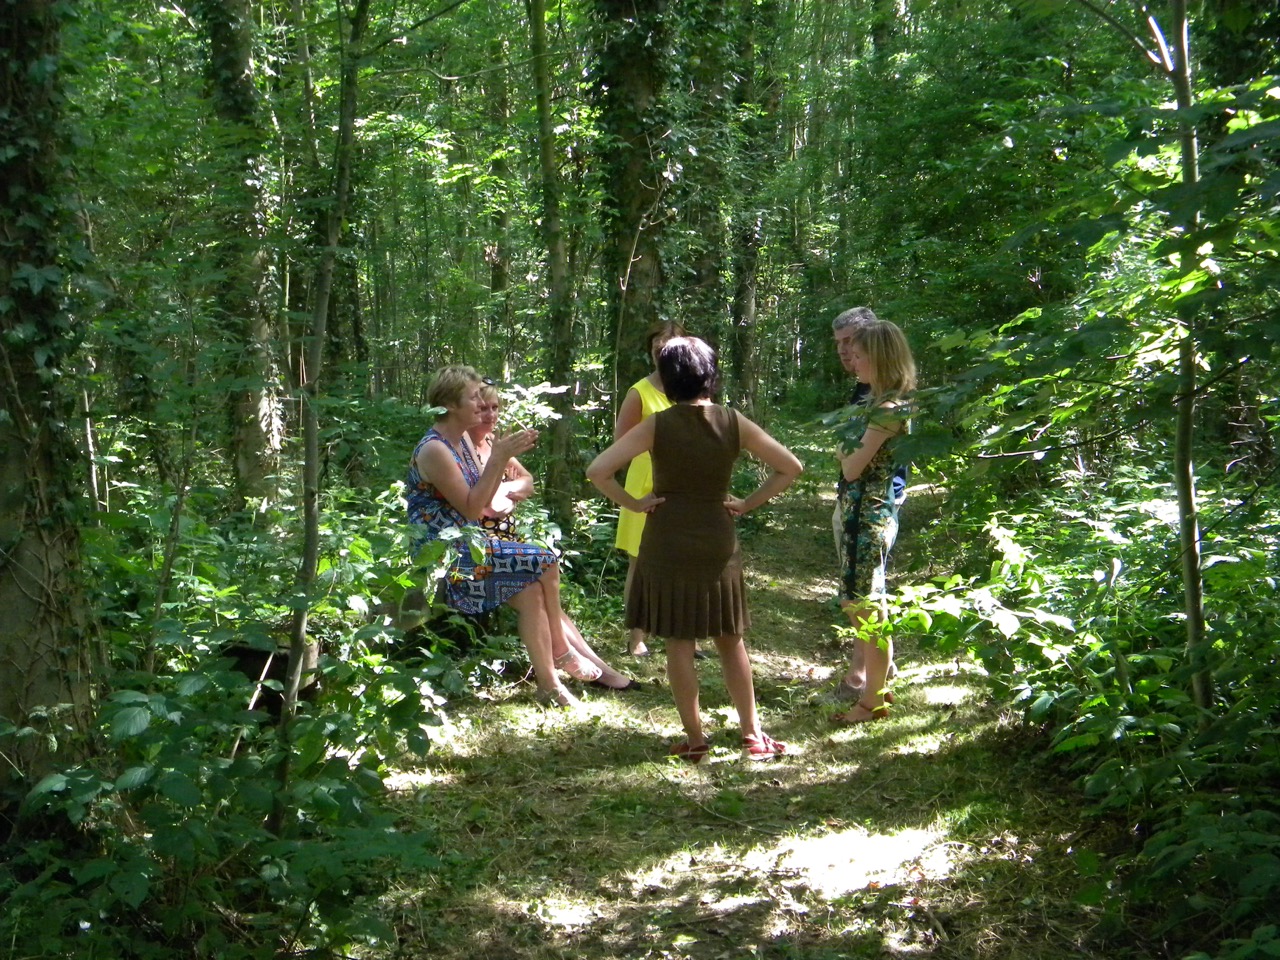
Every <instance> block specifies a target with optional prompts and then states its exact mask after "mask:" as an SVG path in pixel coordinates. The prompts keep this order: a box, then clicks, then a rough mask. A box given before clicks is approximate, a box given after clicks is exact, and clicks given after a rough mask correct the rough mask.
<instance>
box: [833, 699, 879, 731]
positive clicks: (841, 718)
mask: <svg viewBox="0 0 1280 960" xmlns="http://www.w3.org/2000/svg"><path fill="white" fill-rule="evenodd" d="M854 710H861V711H862V712H863V713H865V714H866V716H865V717H860V716H855V715H854V712H853V711H854ZM888 716H889V704H888V703H887V702H886V703H882V704H881V705H880V706H878V707H868V706H867V705H866V704H865V703H863V702H862V701H861V700H859V701H858V702H857V703H855V704H854V705H853V707H852V709H850V710H848V711H846V712H845V713H837V714H836V715H835V716H834V717H832V718H831V722H832V723H834V724H835V725H836V726H839V727H852V726H854V725H855V724H859V723H871V722H872V721H873V720H884V719H886V718H887V717H888Z"/></svg>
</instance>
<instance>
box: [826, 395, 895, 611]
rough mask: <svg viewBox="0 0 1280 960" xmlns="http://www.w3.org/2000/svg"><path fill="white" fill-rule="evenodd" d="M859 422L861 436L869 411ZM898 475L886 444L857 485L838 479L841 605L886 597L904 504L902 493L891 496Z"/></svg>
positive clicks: (864, 471) (866, 411)
mask: <svg viewBox="0 0 1280 960" xmlns="http://www.w3.org/2000/svg"><path fill="white" fill-rule="evenodd" d="M860 416H861V419H862V422H863V427H862V431H863V432H865V430H866V424H867V423H868V422H869V421H870V418H871V411H870V410H869V409H867V408H866V407H864V408H863V411H862V413H861V415H860ZM854 432H858V431H856V430H855V431H854ZM898 473H899V465H898V464H896V463H895V462H894V459H893V439H892V438H890V439H889V440H886V441H885V442H884V444H883V445H882V446H881V447H880V449H879V450H877V451H876V455H875V456H874V457H873V458H872V460H871V462H870V463H868V464H867V465H866V467H865V468H864V469H863V471H862V475H861V476H860V477H858V479H857V480H845V479H844V477H843V476H841V478H840V483H839V485H838V486H837V487H836V496H837V497H838V499H839V510H840V515H841V517H842V523H841V529H840V544H841V547H842V553H843V564H844V569H843V571H842V575H841V589H840V596H841V598H842V599H845V600H854V601H860V600H866V599H868V598H871V597H875V596H878V595H882V594H884V593H885V590H886V586H887V581H888V568H889V554H890V552H891V551H892V550H893V544H894V541H895V540H897V538H898V509H899V507H900V506H901V504H902V502H903V501H904V500H905V499H906V495H905V493H901V494H898V495H896V496H895V494H896V493H897V491H896V490H895V475H897V474H898ZM900 485H901V484H899V486H900Z"/></svg>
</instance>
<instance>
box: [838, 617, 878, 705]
mask: <svg viewBox="0 0 1280 960" xmlns="http://www.w3.org/2000/svg"><path fill="white" fill-rule="evenodd" d="M840 608H841V609H842V610H844V612H845V616H847V617H848V618H849V623H851V624H852V625H853V629H854V631H855V633H856V636H855V638H854V641H853V655H852V656H851V657H850V658H849V669H848V670H846V671H845V675H844V681H843V682H844V684H845V686H847V687H850V688H856V689H858V690H861V689H863V688H864V687H866V685H867V663H866V648H867V643H866V641H865V640H864V639H863V635H862V634H863V625H864V624H865V623H866V622H867V621H869V620H870V621H874V620H875V619H876V609H875V607H869V606H866V605H864V604H860V603H855V602H854V601H852V600H845V601H842V602H841V604H840Z"/></svg>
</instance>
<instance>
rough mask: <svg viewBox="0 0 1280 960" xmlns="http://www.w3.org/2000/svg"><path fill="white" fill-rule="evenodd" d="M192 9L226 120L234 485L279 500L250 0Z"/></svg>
mask: <svg viewBox="0 0 1280 960" xmlns="http://www.w3.org/2000/svg"><path fill="white" fill-rule="evenodd" d="M192 10H193V12H194V13H195V14H196V16H197V17H198V18H199V19H200V21H201V22H202V23H203V25H204V28H205V30H206V32H207V35H208V40H209V63H208V67H207V74H208V79H209V87H210V95H211V98H212V100H213V105H214V110H215V113H216V115H217V118H218V121H219V123H220V124H221V131H220V132H221V134H222V136H221V139H220V143H219V147H220V148H221V149H220V151H219V156H218V157H217V158H216V160H217V162H218V163H219V164H220V165H221V166H222V167H224V168H225V169H223V170H222V171H221V172H220V173H219V175H218V177H217V182H216V183H215V184H214V189H215V202H214V209H215V211H216V213H215V217H216V219H217V222H218V226H219V233H218V236H219V242H218V244H217V246H216V247H215V252H214V256H215V258H216V265H217V270H218V272H219V274H221V276H222V279H221V281H220V283H219V287H218V292H217V308H216V310H217V318H218V321H219V326H220V327H221V329H222V331H223V336H224V338H225V341H226V351H227V356H228V358H229V363H230V366H231V369H232V373H231V376H232V378H233V381H234V382H235V383H237V384H241V385H242V386H239V387H238V388H237V389H236V390H235V391H234V392H233V393H232V394H231V397H230V403H231V409H230V418H231V423H232V427H231V451H232V463H233V465H234V469H235V486H236V493H237V495H238V497H239V498H240V500H241V501H242V502H243V501H254V500H256V501H265V502H268V503H271V502H274V501H275V499H276V496H277V492H276V484H275V477H276V476H277V474H278V473H279V472H280V446H281V440H282V438H281V432H282V422H283V418H282V413H281V404H280V395H279V393H280V391H279V375H278V372H277V370H276V358H275V354H274V351H273V350H272V346H271V344H272V341H273V339H274V331H273V329H272V317H273V309H272V299H273V298H272V297H271V295H270V293H269V290H268V287H269V282H270V281H269V279H268V278H269V277H270V270H268V269H267V262H268V259H269V257H268V253H267V250H266V246H265V243H264V240H263V236H262V227H261V223H262V222H263V220H264V219H265V218H264V216H263V211H262V205H263V197H262V189H261V187H260V186H259V184H260V183H261V182H262V172H261V167H262V152H263V142H264V140H265V133H264V132H263V128H262V123H261V119H260V116H259V105H258V92H257V89H256V88H255V86H254V80H253V57H252V51H253V47H252V38H253V34H252V23H251V21H250V7H249V0H197V2H196V3H194V4H193V6H192Z"/></svg>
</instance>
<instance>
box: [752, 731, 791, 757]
mask: <svg viewBox="0 0 1280 960" xmlns="http://www.w3.org/2000/svg"><path fill="white" fill-rule="evenodd" d="M786 753H787V745H786V744H785V743H779V742H778V741H777V740H775V739H773V737H771V736H769V735H768V734H767V733H762V734H760V736H758V737H757V736H754V735H749V736H745V737H743V738H742V755H743V756H744V757H745V758H746V759H748V760H772V759H773V758H774V757H782V756H786Z"/></svg>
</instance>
